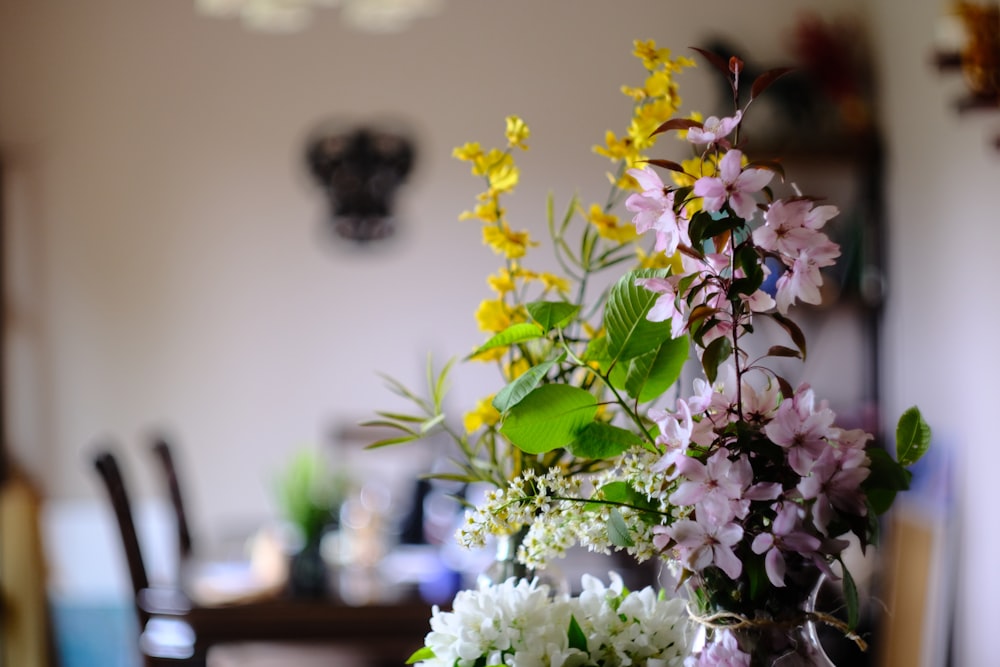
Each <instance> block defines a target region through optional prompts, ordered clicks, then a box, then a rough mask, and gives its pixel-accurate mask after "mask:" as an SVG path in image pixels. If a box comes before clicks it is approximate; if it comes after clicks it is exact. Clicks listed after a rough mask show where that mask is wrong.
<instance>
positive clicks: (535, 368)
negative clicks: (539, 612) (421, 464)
mask: <svg viewBox="0 0 1000 667" xmlns="http://www.w3.org/2000/svg"><path fill="white" fill-rule="evenodd" d="M699 53H700V54H701V55H702V56H703V57H704V58H705V60H706V61H707V62H708V63H709V64H710V65H711V66H712V67H713V68H715V69H716V70H718V72H719V73H721V74H722V75H723V76H725V77H726V80H727V81H728V82H729V85H730V88H731V90H732V96H733V111H732V113H731V114H730V115H727V116H724V117H714V116H713V117H709V118H707V119H702V118H701V117H700V116H699V115H697V114H695V115H691V116H689V117H686V118H681V117H676V113H677V109H678V108H679V97H678V96H677V90H676V85H675V84H674V82H673V74H674V73H676V72H678V71H680V70H681V69H682V68H685V67H687V66H689V65H691V64H692V63H691V62H690V61H687V60H686V59H672V58H671V56H670V52H669V51H668V50H666V49H660V48H657V47H656V45H655V43H653V42H637V43H636V55H637V56H638V57H639V58H640V59H641V60H642V62H643V63H644V64H645V65H646V67H647V70H648V78H647V80H646V82H645V84H644V85H643V86H641V87H639V88H625V89H624V90H625V92H626V93H627V94H628V95H630V97H632V99H633V100H634V101H635V112H634V116H633V119H632V123H631V124H630V128H629V131H628V132H627V134H626V135H625V136H624V137H623V138H622V139H617V138H616V137H615V136H614V135H613V134H610V133H609V135H608V138H607V145H606V146H604V147H601V148H599V149H598V152H600V153H602V154H604V155H606V156H609V157H612V158H614V159H615V160H616V163H617V165H618V169H617V171H615V172H614V173H612V175H611V182H612V195H611V196H610V197H609V198H608V200H607V204H606V205H605V206H604V207H601V206H597V207H596V208H594V207H591V208H590V209H587V210H584V209H583V208H582V207H581V206H580V204H579V202H576V201H574V202H572V204H571V206H570V211H569V212H568V213H567V215H566V216H564V217H563V219H562V222H561V223H559V222H556V219H555V217H554V215H553V214H552V205H551V202H550V205H549V228H550V232H551V236H552V240H553V248H554V251H555V253H556V255H557V257H558V259H559V261H560V263H561V265H562V266H563V268H565V269H566V272H567V274H568V275H569V276H570V278H571V280H572V282H573V283H575V289H574V290H570V289H568V288H569V287H570V281H565V282H562V281H560V280H558V279H556V278H552V277H547V276H543V275H542V274H533V273H530V272H528V271H527V270H526V269H524V267H522V265H521V263H520V261H519V260H520V257H521V256H523V254H524V252H525V251H526V249H527V248H528V247H529V246H530V245H531V244H532V242H531V241H530V239H529V238H528V237H527V235H526V234H523V233H514V232H512V231H511V229H510V227H509V225H508V223H507V220H506V219H505V217H504V209H503V207H502V206H501V205H500V196H501V195H503V194H506V193H508V192H509V191H510V189H511V188H512V187H513V186H514V184H516V183H517V178H518V173H517V170H516V167H515V166H514V164H513V159H512V157H511V151H512V150H513V149H514V148H523V147H524V141H525V140H526V139H527V137H528V130H527V126H526V125H524V123H523V122H522V121H521V120H520V119H518V118H516V117H511V118H508V121H507V133H506V136H507V139H508V148H507V150H506V151H500V150H497V149H494V150H491V151H483V150H481V148H480V147H479V146H478V144H467V145H466V146H464V147H462V148H459V149H456V155H457V156H458V157H459V158H461V159H465V160H468V161H470V162H471V163H472V165H473V173H474V174H477V175H480V176H483V177H485V178H486V181H487V184H488V189H487V191H486V192H485V193H484V194H483V195H481V196H480V198H479V204H478V205H477V207H476V208H475V209H474V210H473V211H472V212H471V213H468V214H466V217H473V218H478V219H480V220H482V221H483V222H484V240H485V241H486V243H487V244H488V245H490V246H491V247H493V248H494V249H496V250H498V251H499V252H501V253H503V254H505V256H506V257H507V260H508V262H507V266H506V268H505V269H504V270H503V271H502V272H501V273H500V274H498V275H496V276H493V277H491V285H493V286H494V288H495V289H496V290H497V292H498V295H499V297H498V299H497V300H496V301H494V302H487V303H486V304H484V306H483V307H482V308H481V309H480V312H479V314H478V317H479V319H480V322H481V323H483V324H484V325H486V326H485V328H487V329H488V330H489V331H490V332H491V333H492V334H493V335H492V336H491V337H490V338H489V339H488V340H487V341H486V342H485V343H484V344H483V345H481V346H480V347H479V348H477V349H476V350H475V351H474V352H473V354H472V355H471V358H478V359H482V358H488V359H491V360H494V361H496V362H497V363H498V367H499V368H500V369H501V372H502V374H503V379H504V387H503V388H502V389H501V390H500V391H499V392H497V394H495V395H494V396H492V397H491V398H490V399H489V402H488V403H483V404H482V406H481V409H480V410H479V411H478V412H477V413H475V415H473V417H471V418H467V420H466V430H465V431H464V432H462V431H458V430H454V431H450V432H451V433H452V435H453V437H454V438H455V440H456V441H457V442H458V443H459V446H460V451H461V453H462V457H461V458H460V460H458V461H457V463H458V466H459V468H460V469H461V470H462V471H463V473H462V474H461V475H458V477H460V478H462V479H466V480H468V481H489V482H491V483H492V484H493V485H494V487H495V488H494V490H493V491H492V492H491V493H490V494H489V496H488V497H487V499H486V501H485V502H484V503H482V504H481V505H480V506H478V507H474V508H472V509H470V511H469V512H468V514H467V519H466V522H465V523H464V525H463V527H462V528H461V529H460V531H459V540H460V541H461V542H462V543H463V544H465V545H468V546H480V545H483V544H484V543H485V539H486V536H488V535H491V534H497V535H503V534H509V533H511V532H512V531H514V530H517V529H521V530H523V531H525V532H526V535H525V536H524V539H523V540H522V542H521V545H520V548H519V551H518V557H519V559H520V560H521V562H523V563H524V564H525V565H526V566H529V567H543V566H544V565H545V564H546V563H547V562H548V561H550V560H551V559H553V558H556V557H559V556H561V555H562V554H564V553H565V551H566V549H567V548H568V547H569V546H571V545H574V544H580V545H583V546H585V547H587V548H589V549H591V550H594V551H597V552H602V553H608V552H611V551H613V550H624V551H626V552H627V553H629V554H630V555H632V556H633V557H635V558H636V559H637V560H640V561H641V560H646V559H649V558H654V557H655V558H661V559H664V560H666V561H668V562H670V563H671V564H673V566H674V568H675V569H676V572H677V575H678V579H679V580H680V581H681V582H683V583H685V584H686V588H687V592H688V596H689V598H690V599H689V601H690V606H689V609H690V613H691V615H692V617H693V618H694V619H695V620H697V621H698V623H699V625H700V626H701V627H703V628H705V629H706V634H707V637H706V638H705V639H704V641H703V643H702V646H701V647H700V648H699V649H698V652H697V653H696V655H695V656H693V657H691V658H689V661H688V663H686V664H690V665H713V664H770V663H769V662H768V661H767V659H766V656H767V655H770V654H772V653H774V652H776V651H795V650H797V649H796V648H795V647H794V646H792V644H791V642H785V643H784V644H782V643H781V640H780V639H779V640H776V641H772V639H773V638H772V637H771V636H770V635H772V634H779V635H780V634H782V633H781V632H777V633H775V632H772V630H775V629H779V630H780V629H784V628H786V627H792V626H801V625H803V624H805V623H807V622H810V621H815V620H822V621H826V622H829V623H832V624H835V625H837V626H838V627H841V628H842V629H843V630H844V631H845V632H846V633H848V634H849V635H851V633H852V629H853V627H854V626H855V624H856V623H857V620H858V595H857V590H856V587H855V584H854V581H853V578H852V577H851V574H850V572H849V570H848V568H847V567H846V565H845V564H844V553H845V550H846V549H847V547H848V546H849V542H848V540H847V539H846V538H847V537H848V536H851V535H853V536H854V537H855V538H856V539H857V541H858V542H859V543H860V545H861V547H862V548H867V547H868V546H869V545H870V544H872V543H874V542H875V541H876V540H877V537H878V525H879V524H878V517H879V515H881V514H882V513H884V512H885V511H886V510H887V509H888V508H889V507H890V506H891V504H892V501H893V499H894V497H895V495H896V493H897V492H898V491H901V490H904V489H906V488H907V486H908V483H909V478H910V473H909V472H908V470H907V467H908V466H909V465H911V464H912V463H914V462H915V461H917V460H918V459H919V458H920V457H921V456H922V455H923V453H924V452H925V451H926V449H927V447H928V445H929V440H930V429H929V427H928V426H927V424H926V423H925V422H924V420H923V419H922V417H921V415H920V413H919V411H918V410H917V409H916V408H911V409H910V410H908V411H906V412H905V413H904V414H903V415H902V417H901V419H900V421H899V425H898V427H897V430H896V452H895V453H896V456H895V457H893V456H891V455H890V454H889V453H888V452H887V451H886V450H885V449H883V448H882V447H880V446H876V445H874V438H873V436H872V435H871V434H869V433H866V432H864V431H862V430H859V429H845V428H842V427H840V426H838V425H837V423H836V415H835V414H834V412H833V411H832V410H831V409H830V408H829V406H828V405H827V404H826V403H825V402H824V401H822V400H820V399H818V398H817V397H816V396H815V394H814V392H813V390H812V389H811V388H810V386H809V385H808V384H804V383H803V384H799V385H798V386H793V385H792V384H791V383H790V382H789V381H788V380H786V379H785V378H784V377H783V376H782V375H781V374H779V373H778V372H777V371H776V370H774V369H773V368H772V367H771V366H769V365H768V362H769V361H770V360H773V359H776V358H799V359H804V358H805V357H806V352H807V346H806V340H805V336H804V334H803V332H802V329H801V328H800V327H799V326H798V325H797V324H796V323H795V321H794V320H793V319H792V317H790V315H789V312H790V311H791V310H792V309H793V307H794V306H796V305H797V304H798V303H800V302H804V303H809V304H817V303H819V302H820V301H821V292H820V289H821V287H822V285H823V271H822V270H823V269H824V268H826V267H829V266H832V265H833V264H834V262H835V260H836V258H837V257H838V256H839V254H840V249H839V247H838V246H837V244H836V243H834V242H833V241H832V240H831V239H830V238H829V237H828V236H827V235H826V234H825V233H824V231H823V228H824V225H825V224H826V223H827V222H828V221H829V220H831V219H832V218H834V217H835V216H836V215H837V214H838V210H837V208H836V207H835V206H832V205H829V204H823V203H821V202H820V201H819V200H818V199H817V198H815V197H812V196H808V195H804V194H802V193H800V192H799V191H798V189H797V188H795V187H794V186H793V185H789V186H785V189H786V190H788V192H787V193H785V192H781V191H779V186H780V185H782V182H783V181H785V179H786V175H785V173H784V170H783V168H782V166H781V164H780V163H779V162H777V161H769V160H756V159H751V158H750V157H749V156H748V155H747V153H746V152H745V150H746V148H747V144H746V142H745V139H744V137H743V136H741V131H742V129H743V126H744V123H745V119H746V117H747V114H748V112H749V111H750V110H751V107H752V106H753V103H754V101H755V100H757V99H758V98H759V97H760V95H762V94H763V93H764V92H765V91H766V90H767V88H768V87H769V86H770V85H771V84H772V83H773V82H774V81H775V80H776V79H778V78H779V77H781V76H783V75H784V74H785V73H786V72H787V71H788V70H787V69H784V68H782V69H775V70H771V71H768V72H765V73H764V74H762V75H760V76H759V77H757V78H756V79H755V80H754V81H752V82H750V84H749V95H748V96H745V95H743V96H741V86H743V88H744V89H745V88H746V84H745V83H744V82H742V81H741V79H740V75H741V73H742V67H743V66H742V63H741V61H740V60H739V59H737V58H731V59H728V60H727V59H725V58H721V57H719V56H717V55H715V54H712V53H709V52H705V51H700V50H699ZM743 92H744V93H745V92H746V91H745V90H744V91H743ZM742 97H747V101H746V102H742V101H741V99H742ZM668 133H677V135H678V136H679V138H680V139H681V140H683V141H685V142H686V143H687V145H688V146H689V147H690V148H691V157H690V158H689V159H687V160H684V161H682V162H676V161H672V160H667V159H660V158H654V157H649V156H648V155H647V152H648V151H649V150H650V149H651V148H652V147H653V142H654V141H655V139H656V138H657V137H659V136H662V135H665V134H668ZM661 173H663V174H665V175H669V179H668V180H666V181H665V180H664V177H663V176H661ZM616 206H624V208H625V209H626V210H627V211H628V212H630V213H631V214H632V216H633V219H632V221H633V227H631V228H629V227H626V226H624V225H622V224H620V223H619V221H618V218H617V217H616V216H615V214H614V213H613V210H614V209H615V207H616ZM580 213H582V214H583V215H582V217H583V218H584V219H585V220H586V222H587V225H585V228H584V230H583V232H582V235H581V240H580V243H579V246H578V247H579V250H578V251H576V252H571V251H570V250H569V248H570V247H571V246H570V244H569V243H568V242H567V232H568V229H569V223H570V221H571V220H573V219H575V218H576V217H577V215H578V214H580ZM633 229H634V232H635V234H637V235H640V238H641V235H644V234H645V235H649V236H652V237H653V238H652V242H651V248H650V249H649V250H648V251H646V252H644V251H642V250H639V251H635V250H634V248H636V247H637V246H636V241H635V239H634V238H633V236H634V235H633V233H632V232H633ZM629 261H631V262H632V267H631V268H627V269H626V270H625V271H624V275H622V276H620V277H619V278H618V280H617V281H616V282H614V283H613V284H612V285H611V286H610V287H608V288H606V289H603V290H600V291H599V293H598V296H597V298H596V300H588V299H590V298H592V297H591V296H590V295H589V294H588V293H587V289H588V288H590V287H591V286H592V280H591V279H592V277H593V276H594V275H595V272H597V271H603V270H604V269H607V268H609V267H612V266H621V265H623V264H625V263H626V262H629ZM529 284H538V285H540V286H541V287H542V289H541V294H540V295H538V296H527V290H526V289H525V288H526V287H527V286H528V285H529ZM768 321H769V322H771V323H774V324H775V325H777V327H776V329H777V330H778V331H781V332H783V335H784V336H785V337H786V338H785V340H783V341H779V342H774V341H773V340H768V341H766V342H765V345H766V347H763V348H762V347H761V345H760V342H759V341H758V340H757V338H758V337H755V335H754V334H755V330H756V329H759V328H760V327H761V325H762V324H763V323H764V322H768ZM689 361H690V362H691V363H690V364H689V363H688V362H689ZM691 366H695V367H696V372H697V374H698V377H696V378H695V379H694V380H693V382H692V384H691V388H690V389H687V388H685V387H682V386H681V383H680V377H681V375H682V370H683V369H684V368H685V367H688V368H690V367H691ZM446 372H447V367H446V368H445V371H444V372H443V373H442V374H441V375H440V376H439V377H437V378H436V379H435V378H434V376H433V374H430V375H429V380H430V386H431V388H432V392H431V393H432V400H430V401H423V400H422V399H419V398H418V397H417V396H416V395H415V394H413V393H412V392H408V391H407V390H405V388H403V387H401V386H400V385H398V383H397V384H395V385H394V386H395V387H396V388H397V389H398V390H399V391H400V392H401V393H404V394H405V395H407V396H409V397H410V398H411V399H413V400H415V401H417V403H418V404H420V405H421V406H422V407H423V409H424V414H423V415H419V416H418V415H399V414H387V413H383V415H382V417H383V419H382V420H379V423H382V424H388V425H394V426H395V427H396V428H399V429H400V430H402V431H404V434H403V435H402V436H401V437H400V438H396V439H393V440H391V441H383V442H381V443H376V444H378V445H382V444H390V443H394V442H400V441H407V440H413V439H418V438H419V437H421V436H422V435H423V434H425V433H427V432H428V431H430V430H432V429H435V428H438V427H441V428H445V429H450V428H451V427H449V426H447V420H446V419H445V416H444V414H443V411H442V409H441V396H442V393H443V385H444V375H445V374H446ZM483 452H486V455H485V456H483ZM819 574H823V575H825V576H826V577H828V578H831V579H835V580H840V581H841V583H842V588H843V594H844V600H845V602H846V616H847V620H846V621H841V620H839V619H834V618H832V617H830V616H825V615H822V614H820V613H818V612H815V611H813V610H811V609H808V608H807V606H806V605H807V603H808V599H809V596H810V594H811V593H812V592H813V589H814V588H815V585H816V582H817V577H818V575H819ZM503 585H507V584H503ZM480 594H481V595H483V594H485V593H483V592H482V591H481V592H480ZM556 625H557V626H558V625H559V624H558V623H557V624H556ZM432 634H433V633H432ZM852 636H853V635H852ZM439 639H440V637H437V638H436V639H434V641H438V640H439ZM857 639H858V641H859V642H860V638H857ZM428 641H429V642H430V641H432V640H431V637H429V638H428ZM444 650H445V647H444V646H443V645H440V644H439V645H436V648H434V650H433V653H434V655H435V656H437V655H439V651H444ZM498 655H499V654H498ZM508 657H509V656H505V655H499V659H500V660H502V661H503V662H505V664H521V663H519V662H517V663H515V662H512V661H511V660H509V659H508ZM557 658H558V660H563V658H564V656H563V654H558V656H557V654H552V655H551V656H550V661H549V662H544V661H543V662H539V663H537V664H551V665H556V664H571V663H569V662H566V661H565V660H563V662H559V661H557ZM470 664H471V663H470ZM489 664H493V663H492V662H491V663H489ZM532 664H536V663H532ZM595 664H619V663H615V662H614V661H606V662H602V661H601V660H600V659H597V660H596V662H595Z"/></svg>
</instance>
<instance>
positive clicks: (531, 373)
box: [493, 354, 566, 413]
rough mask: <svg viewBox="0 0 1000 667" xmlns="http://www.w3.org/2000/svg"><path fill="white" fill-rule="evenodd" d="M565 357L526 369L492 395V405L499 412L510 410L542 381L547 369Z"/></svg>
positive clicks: (561, 356) (563, 355)
mask: <svg viewBox="0 0 1000 667" xmlns="http://www.w3.org/2000/svg"><path fill="white" fill-rule="evenodd" d="M565 358H566V355H565V354H562V355H560V356H559V357H558V358H556V359H549V360H548V361H543V362H542V363H540V364H537V365H535V366H532V367H531V368H529V369H528V370H526V371H525V372H524V373H522V374H521V375H519V376H518V377H517V378H515V379H514V380H513V381H511V383H510V384H508V385H507V386H506V387H504V388H503V389H501V390H500V391H498V392H497V395H496V396H494V397H493V407H494V408H496V410H497V412H500V413H503V412H507V411H508V410H510V409H511V408H512V407H514V406H515V405H517V404H518V403H519V402H520V401H521V399H522V398H524V397H525V396H527V395H528V394H530V393H531V391H532V390H533V389H534V388H535V387H537V386H538V383H539V382H541V381H542V378H544V377H545V374H546V373H548V372H549V369H551V368H552V367H553V366H555V365H556V364H558V363H561V362H562V360H563V359H565Z"/></svg>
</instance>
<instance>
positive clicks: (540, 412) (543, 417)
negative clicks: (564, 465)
mask: <svg viewBox="0 0 1000 667" xmlns="http://www.w3.org/2000/svg"><path fill="white" fill-rule="evenodd" d="M596 414H597V399H596V398H594V396H593V394H591V393H590V392H588V391H585V390H583V389H580V388H578V387H571V386H569V385H565V384H543V385H541V386H539V387H536V388H535V389H534V390H532V391H531V393H529V394H528V395H527V396H525V397H524V398H522V399H521V401H520V402H518V403H517V405H514V406H513V407H512V408H510V410H509V411H508V413H507V416H506V418H505V419H504V421H503V425H502V426H501V427H500V432H501V433H502V434H503V435H504V436H505V437H506V438H507V439H508V440H510V441H511V442H512V443H514V444H515V445H516V446H517V447H519V448H520V449H522V450H523V451H525V452H527V453H529V454H541V453H543V452H548V451H552V450H553V449H556V448H557V447H565V446H566V445H568V444H569V443H571V442H572V441H573V440H574V439H575V438H576V436H577V434H578V433H579V432H580V430H581V429H583V427H585V426H586V425H587V424H589V423H591V422H592V421H594V416H595V415H596Z"/></svg>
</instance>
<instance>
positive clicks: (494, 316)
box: [476, 299, 512, 333]
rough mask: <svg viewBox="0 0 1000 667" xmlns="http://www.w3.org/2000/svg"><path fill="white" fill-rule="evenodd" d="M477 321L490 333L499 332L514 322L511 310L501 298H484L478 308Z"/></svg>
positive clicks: (480, 326)
mask: <svg viewBox="0 0 1000 667" xmlns="http://www.w3.org/2000/svg"><path fill="white" fill-rule="evenodd" d="M476 322H478V323H479V328H480V329H481V330H483V331H488V332H490V333H499V332H501V331H503V330H504V329H506V328H507V327H509V326H510V325H511V324H512V322H511V317H510V310H509V309H508V308H507V304H505V303H504V302H503V301H502V300H500V299H485V300H483V302H482V303H480V304H479V308H478V309H477V310H476Z"/></svg>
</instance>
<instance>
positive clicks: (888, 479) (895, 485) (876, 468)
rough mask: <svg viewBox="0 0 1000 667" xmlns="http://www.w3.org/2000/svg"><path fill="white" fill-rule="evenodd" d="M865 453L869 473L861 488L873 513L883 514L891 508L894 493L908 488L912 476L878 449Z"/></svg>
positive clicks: (886, 453)
mask: <svg viewBox="0 0 1000 667" xmlns="http://www.w3.org/2000/svg"><path fill="white" fill-rule="evenodd" d="M867 453H868V459H869V460H870V461H871V463H870V464H869V470H870V471H871V472H870V473H869V474H868V477H867V478H866V479H865V481H864V482H862V483H861V487H862V488H863V489H864V491H865V495H866V496H867V497H868V502H870V503H871V505H872V508H873V509H874V510H875V513H876V514H883V513H884V512H885V511H886V510H888V509H889V507H890V506H892V501H893V500H894V499H895V497H896V493H898V492H899V491H905V490H906V489H908V488H910V478H911V477H912V474H911V473H910V471H909V470H907V469H906V468H904V467H903V466H901V465H900V464H899V463H898V462H897V461H895V460H894V459H893V458H892V457H891V456H889V452H887V451H885V450H884V449H882V448H880V447H873V448H871V449H869V450H868V452H867Z"/></svg>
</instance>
